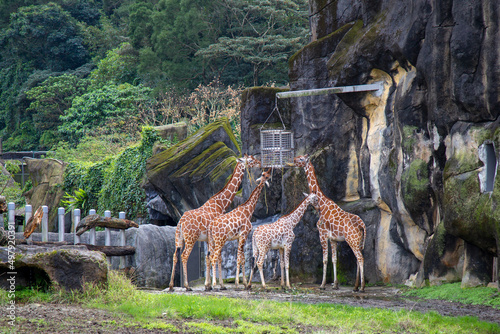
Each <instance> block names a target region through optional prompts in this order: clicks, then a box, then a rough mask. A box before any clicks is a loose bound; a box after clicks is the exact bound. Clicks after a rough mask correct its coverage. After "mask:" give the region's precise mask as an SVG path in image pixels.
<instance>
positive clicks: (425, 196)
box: [401, 159, 430, 214]
mask: <svg viewBox="0 0 500 334" xmlns="http://www.w3.org/2000/svg"><path fill="white" fill-rule="evenodd" d="M401 191H402V194H403V202H404V204H405V207H406V208H407V209H408V211H409V212H410V213H412V214H418V213H421V212H423V211H425V208H426V207H428V206H430V201H429V196H430V195H429V194H430V180H429V171H428V166H427V163H426V162H425V161H423V160H420V159H416V160H414V161H412V162H411V164H410V166H409V167H408V168H406V169H405V170H404V171H403V174H402V176H401Z"/></svg>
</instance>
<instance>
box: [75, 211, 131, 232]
mask: <svg viewBox="0 0 500 334" xmlns="http://www.w3.org/2000/svg"><path fill="white" fill-rule="evenodd" d="M94 227H108V228H116V229H121V230H126V229H128V228H130V227H139V225H137V223H135V222H133V221H131V220H128V219H119V218H114V217H101V216H99V215H88V216H87V217H85V218H83V219H82V220H81V221H80V224H78V228H77V229H76V235H78V236H80V235H82V234H83V233H84V232H85V231H88V230H90V229H91V228H94Z"/></svg>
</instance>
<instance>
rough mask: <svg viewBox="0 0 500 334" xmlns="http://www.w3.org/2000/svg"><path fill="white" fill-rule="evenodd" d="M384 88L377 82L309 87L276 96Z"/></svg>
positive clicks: (325, 93) (338, 92) (351, 91)
mask: <svg viewBox="0 0 500 334" xmlns="http://www.w3.org/2000/svg"><path fill="white" fill-rule="evenodd" d="M382 88H383V85H382V83H381V82H377V83H374V84H368V85H357V86H341V87H329V88H318V89H307V90H296V91H289V92H280V93H276V97H277V98H279V99H283V98H289V97H300V96H312V95H327V94H340V93H355V92H369V91H378V90H382Z"/></svg>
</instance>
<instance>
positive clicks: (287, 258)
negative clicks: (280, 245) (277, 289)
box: [285, 247, 292, 289]
mask: <svg viewBox="0 0 500 334" xmlns="http://www.w3.org/2000/svg"><path fill="white" fill-rule="evenodd" d="M285 272H286V287H287V288H288V289H291V288H292V287H291V286H290V275H289V273H290V248H289V247H286V248H285Z"/></svg>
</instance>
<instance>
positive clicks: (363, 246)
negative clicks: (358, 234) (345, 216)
mask: <svg viewBox="0 0 500 334" xmlns="http://www.w3.org/2000/svg"><path fill="white" fill-rule="evenodd" d="M360 220H361V219H360ZM361 228H362V229H363V242H362V243H361V250H363V249H365V241H366V225H365V223H364V222H363V221H362V220H361Z"/></svg>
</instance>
